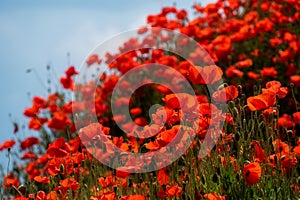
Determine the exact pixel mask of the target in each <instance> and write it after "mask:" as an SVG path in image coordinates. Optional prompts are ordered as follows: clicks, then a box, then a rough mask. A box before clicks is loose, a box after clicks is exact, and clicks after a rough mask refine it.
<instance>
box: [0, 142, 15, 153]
mask: <svg viewBox="0 0 300 200" xmlns="http://www.w3.org/2000/svg"><path fill="white" fill-rule="evenodd" d="M15 144H16V141H15V140H6V141H5V142H4V143H3V144H0V151H2V150H3V149H9V148H12V147H13V146H14V145H15Z"/></svg>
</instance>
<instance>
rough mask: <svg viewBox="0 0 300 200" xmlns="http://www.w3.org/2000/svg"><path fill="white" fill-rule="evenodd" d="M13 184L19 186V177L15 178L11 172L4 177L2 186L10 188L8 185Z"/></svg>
mask: <svg viewBox="0 0 300 200" xmlns="http://www.w3.org/2000/svg"><path fill="white" fill-rule="evenodd" d="M11 185H13V186H15V187H18V186H19V179H18V178H15V176H14V175H13V174H8V175H6V176H5V177H4V183H3V186H4V187H5V188H10V186H11Z"/></svg>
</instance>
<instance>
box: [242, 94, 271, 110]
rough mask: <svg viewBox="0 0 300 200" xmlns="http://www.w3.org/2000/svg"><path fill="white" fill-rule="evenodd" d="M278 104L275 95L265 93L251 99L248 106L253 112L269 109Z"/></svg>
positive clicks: (248, 100)
mask: <svg viewBox="0 0 300 200" xmlns="http://www.w3.org/2000/svg"><path fill="white" fill-rule="evenodd" d="M275 103H276V97H275V95H273V94H269V93H264V94H260V95H257V96H253V97H249V98H248V99H247V105H248V107H249V108H250V110H252V111H256V110H262V109H265V108H269V107H271V106H273V105H274V104H275Z"/></svg>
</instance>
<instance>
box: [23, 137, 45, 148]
mask: <svg viewBox="0 0 300 200" xmlns="http://www.w3.org/2000/svg"><path fill="white" fill-rule="evenodd" d="M39 143H40V140H39V139H38V138H37V137H33V136H32V137H28V138H26V139H25V140H23V141H22V142H21V144H20V146H21V148H22V150H24V149H27V148H30V147H32V146H33V145H35V144H39Z"/></svg>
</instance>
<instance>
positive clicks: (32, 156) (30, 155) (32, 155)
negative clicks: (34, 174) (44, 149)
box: [21, 152, 37, 160]
mask: <svg viewBox="0 0 300 200" xmlns="http://www.w3.org/2000/svg"><path fill="white" fill-rule="evenodd" d="M36 158H37V156H36V155H35V153H33V152H26V153H24V154H23V156H22V157H21V159H22V160H26V159H36Z"/></svg>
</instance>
